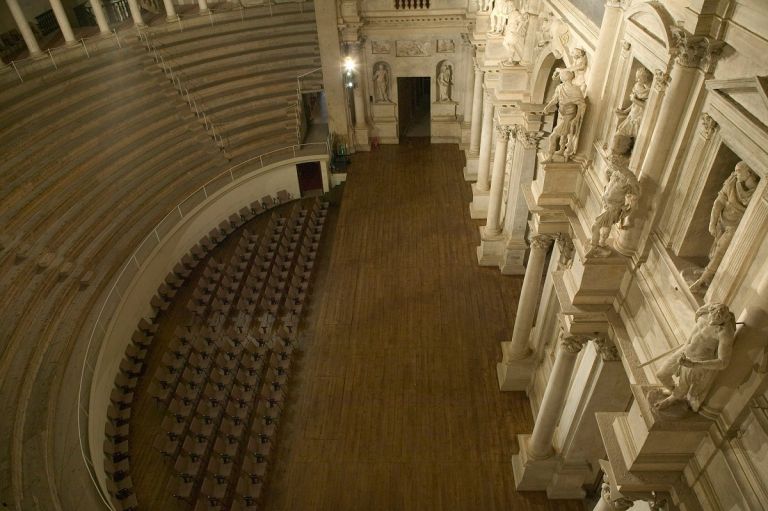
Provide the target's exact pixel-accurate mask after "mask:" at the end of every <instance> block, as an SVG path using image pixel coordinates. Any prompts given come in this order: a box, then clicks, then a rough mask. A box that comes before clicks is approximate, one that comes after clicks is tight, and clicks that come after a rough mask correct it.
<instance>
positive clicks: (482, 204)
mask: <svg viewBox="0 0 768 511" xmlns="http://www.w3.org/2000/svg"><path fill="white" fill-rule="evenodd" d="M489 196H490V190H478V189H477V183H475V184H473V185H472V202H471V203H470V204H469V217H470V218H472V219H473V220H480V219H485V218H487V217H488V201H489Z"/></svg>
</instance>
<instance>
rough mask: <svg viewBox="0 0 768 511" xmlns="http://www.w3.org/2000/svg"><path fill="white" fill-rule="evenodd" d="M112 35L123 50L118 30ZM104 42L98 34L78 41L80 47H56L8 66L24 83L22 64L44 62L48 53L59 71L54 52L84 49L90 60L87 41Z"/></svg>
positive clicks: (11, 62) (14, 61)
mask: <svg viewBox="0 0 768 511" xmlns="http://www.w3.org/2000/svg"><path fill="white" fill-rule="evenodd" d="M111 33H112V36H113V37H114V39H115V43H116V44H117V47H118V48H122V47H123V44H122V42H120V36H119V35H118V33H117V30H116V29H112V32H111ZM103 40H104V37H103V35H102V34H97V35H93V36H90V37H81V38H80V39H77V41H79V43H80V44H78V45H75V46H54V47H52V48H47V49H46V50H45V51H43V52H41V53H40V54H39V55H35V56H33V57H32V56H30V57H26V58H23V59H14V60H11V61H10V62H9V63H8V65H9V66H10V67H11V68H13V70H14V71H15V72H16V76H17V77H18V79H19V83H24V77H23V76H22V74H21V68H20V66H19V65H20V64H24V65H26V64H33V63H38V62H41V61H42V60H44V55H45V54H46V53H47V54H48V58H49V59H50V60H51V64H52V65H53V69H59V65H58V64H57V63H56V60H55V59H54V58H53V52H54V51H56V52H58V51H61V52H71V51H73V50H78V49H80V48H82V49H83V50H84V51H85V57H86V58H89V59H90V58H91V53H90V52H89V51H88V46H87V44H86V41H89V42H93V41H103ZM6 69H7V68H6Z"/></svg>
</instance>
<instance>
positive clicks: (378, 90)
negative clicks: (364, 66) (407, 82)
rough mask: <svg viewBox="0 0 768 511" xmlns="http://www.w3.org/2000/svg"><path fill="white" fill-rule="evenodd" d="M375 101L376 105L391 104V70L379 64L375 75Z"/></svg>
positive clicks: (381, 63)
mask: <svg viewBox="0 0 768 511" xmlns="http://www.w3.org/2000/svg"><path fill="white" fill-rule="evenodd" d="M373 99H374V101H375V102H376V103H389V102H390V99H389V69H387V66H386V64H384V63H383V62H379V63H378V64H377V65H376V71H375V72H374V73H373Z"/></svg>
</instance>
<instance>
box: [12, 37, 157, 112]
mask: <svg viewBox="0 0 768 511" xmlns="http://www.w3.org/2000/svg"><path fill="white" fill-rule="evenodd" d="M107 57H108V59H107ZM145 58H146V57H145V55H144V54H143V53H141V52H140V51H139V50H138V48H133V49H128V48H126V49H124V50H115V52H113V53H109V54H108V55H107V56H105V57H104V58H102V59H97V58H96V57H94V58H93V59H88V60H87V61H85V62H87V64H88V67H85V68H84V67H80V68H78V69H79V72H78V71H76V70H73V69H71V68H70V67H69V66H67V67H63V68H61V69H59V70H58V71H55V72H51V73H48V74H46V75H44V76H43V77H41V78H38V79H36V80H30V81H27V82H24V83H23V84H19V85H17V86H15V87H10V88H8V89H6V90H4V91H3V94H2V95H0V116H2V118H9V117H12V116H15V115H16V112H18V111H20V110H21V109H23V108H25V107H26V106H27V105H33V107H34V109H35V110H39V109H41V108H42V107H43V106H45V105H46V104H47V103H48V102H49V101H51V99H52V98H60V97H62V91H63V90H67V92H68V93H70V94H71V93H73V92H76V91H78V90H87V88H88V87H89V86H90V85H92V84H94V83H102V82H104V81H109V80H111V79H119V77H120V76H121V74H123V73H124V72H125V71H126V70H128V71H129V72H130V70H131V69H132V68H141V67H142V66H143V63H144V59H145ZM105 59H106V60H105ZM72 65H73V66H74V64H72ZM42 109H44V108H42Z"/></svg>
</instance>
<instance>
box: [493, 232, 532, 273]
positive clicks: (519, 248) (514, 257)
mask: <svg viewBox="0 0 768 511" xmlns="http://www.w3.org/2000/svg"><path fill="white" fill-rule="evenodd" d="M527 252H528V244H527V243H526V242H525V240H515V239H511V240H509V241H507V244H506V246H505V247H504V252H503V253H502V255H501V262H500V263H499V269H500V270H501V273H502V275H525V254H526V253H527Z"/></svg>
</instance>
